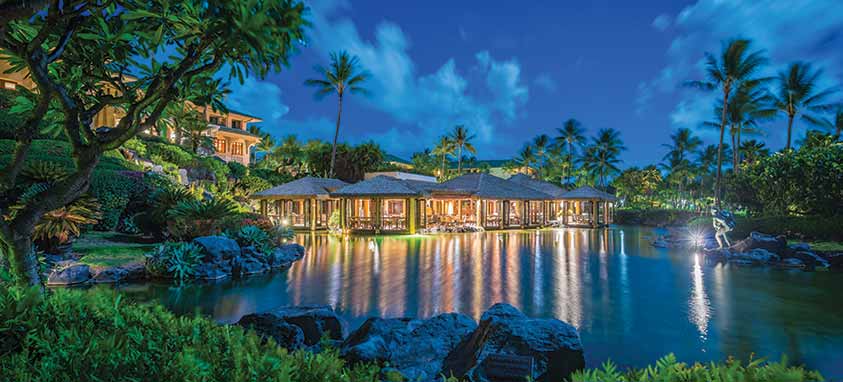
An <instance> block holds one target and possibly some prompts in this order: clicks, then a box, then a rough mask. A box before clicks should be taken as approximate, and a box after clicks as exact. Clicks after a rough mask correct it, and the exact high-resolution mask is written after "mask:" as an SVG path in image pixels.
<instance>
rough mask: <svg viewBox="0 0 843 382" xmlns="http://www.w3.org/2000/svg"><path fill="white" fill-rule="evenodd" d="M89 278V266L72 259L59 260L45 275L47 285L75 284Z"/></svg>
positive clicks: (84, 281)
mask: <svg viewBox="0 0 843 382" xmlns="http://www.w3.org/2000/svg"><path fill="white" fill-rule="evenodd" d="M90 279H91V267H89V266H88V265H86V264H82V263H79V262H76V261H74V260H66V261H59V262H57V263H55V264H54V265H53V269H52V270H51V271H50V273H49V275H47V285H51V286H53V285H76V284H83V283H86V282H88V281H89V280H90Z"/></svg>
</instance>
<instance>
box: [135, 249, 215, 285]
mask: <svg viewBox="0 0 843 382" xmlns="http://www.w3.org/2000/svg"><path fill="white" fill-rule="evenodd" d="M145 256H146V269H147V271H149V273H150V274H151V275H154V276H158V277H168V278H173V279H176V280H178V281H185V280H187V279H190V278H192V277H193V276H194V275H195V274H196V267H197V266H199V264H200V263H201V261H202V253H201V249H200V248H199V246H197V245H196V244H193V243H164V244H161V245H159V246H158V247H157V248H156V249H155V251H153V252H152V253H147V254H146V255H145Z"/></svg>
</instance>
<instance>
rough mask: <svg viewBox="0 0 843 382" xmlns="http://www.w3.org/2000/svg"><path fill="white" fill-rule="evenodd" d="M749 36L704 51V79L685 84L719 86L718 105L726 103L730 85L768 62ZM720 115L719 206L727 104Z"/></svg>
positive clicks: (716, 192) (716, 197) (716, 193)
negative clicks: (714, 51) (754, 48)
mask: <svg viewBox="0 0 843 382" xmlns="http://www.w3.org/2000/svg"><path fill="white" fill-rule="evenodd" d="M750 45H751V42H750V40H744V39H735V40H729V41H727V42H725V43H724V44H723V48H722V50H721V52H720V55H719V56H717V55H714V54H712V53H705V73H706V79H705V80H698V81H689V82H688V83H687V85H689V86H693V87H697V88H700V89H703V90H709V91H710V90H715V89H720V90H721V92H722V94H723V98H722V100H721V105H729V96H730V95H731V94H732V91H733V89H735V88H737V87H739V86H740V85H741V84H742V83H744V82H746V81H750V80H756V79H754V78H753V77H754V76H755V74H756V73H757V72H758V71H759V70H760V69H761V67H762V66H764V65H765V64H766V63H767V59H766V57H764V54H763V52H761V51H755V52H751V51H750ZM722 109H723V110H722V112H721V115H720V141H719V146H718V151H717V177H716V180H715V186H714V200H715V204H716V205H717V206H718V207H720V185H721V178H722V172H723V138H724V135H725V133H726V123H727V114H726V113H727V111H728V110H727V109H728V106H727V107H723V108H722Z"/></svg>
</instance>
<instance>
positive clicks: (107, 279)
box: [91, 267, 129, 284]
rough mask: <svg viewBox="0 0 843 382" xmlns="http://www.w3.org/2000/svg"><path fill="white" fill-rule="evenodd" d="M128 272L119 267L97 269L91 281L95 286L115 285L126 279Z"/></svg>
mask: <svg viewBox="0 0 843 382" xmlns="http://www.w3.org/2000/svg"><path fill="white" fill-rule="evenodd" d="M128 274H129V271H127V270H125V269H123V268H121V267H108V268H99V269H96V270H95V271H94V276H93V277H92V279H91V281H93V282H95V283H97V284H115V283H119V282H121V281H123V280H125V279H126V276H127V275H128Z"/></svg>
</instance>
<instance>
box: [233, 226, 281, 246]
mask: <svg viewBox="0 0 843 382" xmlns="http://www.w3.org/2000/svg"><path fill="white" fill-rule="evenodd" d="M235 237H236V239H237V242H238V243H239V244H240V245H241V246H245V247H248V246H252V247H255V249H257V250H258V252H260V253H269V252H271V251H272V248H273V245H272V242H271V241H270V237H269V234H268V233H266V232H265V231H264V230H262V229H260V228H258V227H256V226H253V225H247V226H243V227H242V228H240V231H238V232H237V234H236V235H235Z"/></svg>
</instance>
